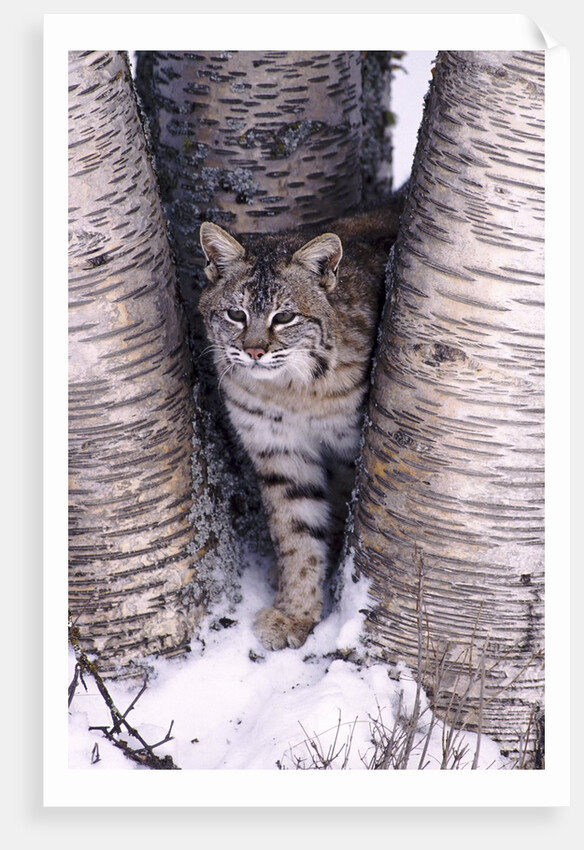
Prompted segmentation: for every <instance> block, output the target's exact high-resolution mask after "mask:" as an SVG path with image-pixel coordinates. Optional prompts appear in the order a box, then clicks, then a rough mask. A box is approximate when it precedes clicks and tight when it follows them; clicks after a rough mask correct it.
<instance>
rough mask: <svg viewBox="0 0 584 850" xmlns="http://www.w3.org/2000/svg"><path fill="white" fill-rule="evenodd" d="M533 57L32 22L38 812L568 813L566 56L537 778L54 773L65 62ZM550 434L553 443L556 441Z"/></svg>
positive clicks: (239, 30)
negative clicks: (159, 57) (35, 78)
mask: <svg viewBox="0 0 584 850" xmlns="http://www.w3.org/2000/svg"><path fill="white" fill-rule="evenodd" d="M266 41H267V42H269V47H270V48H277V49H299V47H300V48H301V49H311V48H312V49H314V48H316V49H319V48H323V49H331V48H334V49H343V48H354V47H355V46H358V47H359V49H388V48H392V47H393V48H395V49H403V50H435V49H484V50H491V49H498V50H504V49H543V48H545V46H546V44H545V39H544V37H543V35H542V33H541V32H540V31H539V29H538V28H537V26H536V25H535V24H534V23H533V22H532V21H531V20H529V19H528V18H525V17H523V16H520V15H413V16H410V15H378V14H364V15H330V14H329V15H289V14H282V15H198V14H193V15H46V16H45V55H44V73H45V80H44V83H45V94H44V104H45V115H44V122H45V126H44V166H45V176H44V190H45V194H44V221H45V238H44V264H45V265H44V272H45V274H44V293H45V301H44V304H45V308H44V393H45V395H44V405H45V408H44V510H45V514H44V570H45V573H44V574H45V585H44V594H45V595H44V605H45V608H44V611H45V621H44V647H45V703H44V730H45V735H44V804H45V806H50V807H55V806H112V807H116V806H123V807H133V806H139V807H145V806H147V807H151V806H185V807H199V806H205V807H207V806H209V807H214V806H222V807H223V806H258V805H261V806H278V807H282V806H306V807H313V806H318V807H328V806H335V807H339V806H342V807H345V806H379V807H387V806H392V807H394V806H457V807H458V806H475V807H476V806H507V807H510V806H512V807H517V806H565V805H568V804H569V787H568V780H569V756H568V753H569V740H568V737H567V736H568V732H567V727H568V726H569V694H568V683H569V656H568V652H567V647H568V646H569V624H568V607H567V600H568V599H569V594H568V590H567V588H568V582H569V529H568V528H567V524H568V522H569V520H568V507H567V504H566V498H567V497H566V496H564V495H563V494H564V493H567V492H568V482H567V481H566V479H565V475H566V474H567V473H566V470H568V469H569V441H568V434H567V430H566V429H567V427H568V426H567V423H568V413H569V411H568V399H569V371H568V368H567V365H568V363H569V334H568V332H567V328H568V327H569V267H568V259H567V258H568V235H567V227H566V211H567V209H568V199H567V197H566V193H567V191H568V186H569V166H568V150H567V139H568V115H569V94H568V56H567V51H566V50H565V49H564V48H562V47H559V46H556V47H554V48H553V49H551V50H548V52H547V81H546V113H547V136H546V158H547V164H546V192H547V194H546V211H547V226H546V243H547V244H546V276H547V281H548V286H547V291H546V299H547V306H546V334H547V355H546V360H547V380H546V394H547V398H546V445H547V462H546V493H547V517H546V564H547V566H548V571H547V595H546V599H547V601H546V618H547V619H546V624H547V636H546V655H547V692H546V713H547V729H548V731H547V762H546V769H545V770H544V771H460V772H456V771H451V772H441V771H428V772H424V771H420V772H418V771H411V772H401V771H399V772H391V771H380V772H369V771H354V772H344V771H324V772H320V771H314V772H312V771H298V772H295V771H269V772H265V771H181V772H179V771H161V772H154V771H135V770H134V771H131V770H130V771H99V772H95V773H92V772H91V771H88V770H86V771H75V770H69V769H68V768H67V763H66V762H67V759H66V754H67V713H66V711H65V702H64V694H65V693H66V687H67V684H68V681H67V678H68V677H67V663H66V662H67V659H66V630H65V626H64V623H65V622H66V607H67V606H66V596H67V590H66V586H67V576H66V569H65V566H64V565H65V564H66V561H67V538H66V529H67V523H66V505H67V407H66V403H67V333H66V320H67V309H66V302H67V291H66V290H67V287H66V281H67V260H66V256H67V254H66V251H67V248H66V246H67V233H66V227H65V226H64V215H65V212H64V211H65V209H66V204H67V170H66V168H67V163H66V160H67V127H66V115H67V51H68V50H69V49H84V48H87V49H101V48H105V49H128V48H131V49H155V48H157V47H158V48H160V46H161V45H162V46H164V48H165V49H169V48H175V49H185V47H187V46H188V47H195V48H196V46H198V45H200V46H201V48H203V47H204V48H205V49H229V48H234V47H237V48H238V49H265V48H266V47H267V46H268V45H267V44H266ZM558 435H561V436H560V439H558Z"/></svg>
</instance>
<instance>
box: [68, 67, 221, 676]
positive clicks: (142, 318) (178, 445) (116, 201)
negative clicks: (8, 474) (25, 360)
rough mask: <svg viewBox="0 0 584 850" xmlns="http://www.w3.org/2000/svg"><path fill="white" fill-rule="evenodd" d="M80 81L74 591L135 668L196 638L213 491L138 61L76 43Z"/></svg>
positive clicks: (72, 355) (80, 629)
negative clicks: (143, 118)
mask: <svg viewBox="0 0 584 850" xmlns="http://www.w3.org/2000/svg"><path fill="white" fill-rule="evenodd" d="M69 84H70V100H69V383H70V406H69V428H70V430H69V452H70V467H69V474H70V478H69V480H70V489H69V493H70V537H69V540H70V545H69V555H70V564H69V581H70V584H69V586H70V597H69V603H70V612H71V619H72V622H73V624H74V626H75V634H76V639H77V640H78V642H79V646H80V647H81V649H83V650H85V651H86V652H90V653H95V654H97V656H98V659H99V665H100V671H101V672H102V673H105V674H106V675H107V674H113V673H116V672H120V671H121V672H122V673H124V674H127V673H128V672H129V671H131V669H132V665H133V664H139V663H140V661H141V660H142V659H143V658H145V657H146V656H149V655H152V654H154V653H176V652H180V651H183V650H184V649H185V648H186V647H187V645H188V643H189V640H190V637H191V632H192V630H193V627H194V625H195V624H196V623H197V622H198V620H199V618H200V617H201V615H202V612H203V610H204V608H205V602H206V592H205V589H204V586H202V585H201V571H202V570H203V568H204V564H205V558H208V557H209V553H210V552H212V551H213V548H214V545H215V542H216V537H214V531H213V528H214V523H213V504H212V501H211V500H210V499H209V495H208V492H207V489H206V480H205V476H206V470H205V459H204V456H203V448H202V446H201V444H200V442H198V441H197V434H196V433H195V434H193V421H195V424H196V419H195V420H194V418H193V414H194V411H193V404H192V389H191V382H192V369H191V366H190V359H189V354H188V348H187V344H186V334H185V327H184V321H183V316H182V311H181V308H180V305H179V303H178V301H177V293H176V275H175V270H174V266H173V264H172V262H171V256H170V251H169V245H168V240H167V235H166V231H165V227H164V220H163V216H162V210H161V206H160V202H159V199H158V194H157V186H156V182H155V178H154V174H153V171H152V167H151V163H150V158H149V155H148V152H147V149H146V144H145V137H144V133H143V129H142V125H141V123H140V119H139V113H138V108H137V103H136V99H135V96H134V92H133V87H132V83H131V78H130V72H129V67H128V63H127V58H126V56H125V55H124V54H122V53H116V52H109V53H108V52H71V53H70V54H69ZM193 439H194V444H193ZM193 452H194V455H193V458H194V461H193V463H194V467H193V468H194V471H195V476H196V477H195V481H194V483H193V476H192V472H191V455H192V454H193ZM193 486H194V487H195V489H196V491H197V500H196V504H195V505H193V504H192V493H193Z"/></svg>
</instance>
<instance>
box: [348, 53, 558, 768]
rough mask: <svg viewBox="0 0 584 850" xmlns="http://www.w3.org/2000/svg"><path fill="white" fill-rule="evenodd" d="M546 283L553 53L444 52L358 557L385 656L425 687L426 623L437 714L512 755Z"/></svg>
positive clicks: (534, 692)
mask: <svg viewBox="0 0 584 850" xmlns="http://www.w3.org/2000/svg"><path fill="white" fill-rule="evenodd" d="M543 284H544V54H543V53H539V52H517V53H512V52H509V53H502V52H487V53H483V52H446V53H440V54H439V55H438V59H437V65H436V69H435V74H434V79H433V83H432V86H431V91H430V95H429V99H428V100H427V103H426V108H425V116H424V120H423V124H422V128H421V132H420V136H419V141H418V148H417V152H416V156H415V163H414V169H413V175H412V185H411V190H410V193H409V198H408V200H407V203H406V209H405V213H404V217H403V219H402V228H401V231H400V236H399V237H398V242H397V245H396V250H395V256H394V263H393V276H392V293H391V300H390V304H389V305H388V307H387V309H386V312H385V317H384V322H383V328H382V333H381V341H380V345H379V352H378V357H377V364H376V369H375V373H374V384H373V389H372V395H371V400H370V409H369V422H368V427H367V429H366V434H365V443H364V451H363V459H362V471H361V475H360V484H359V492H358V501H357V505H356V516H355V527H354V534H353V540H352V542H353V546H354V549H355V563H356V567H357V570H358V571H360V572H362V573H364V574H365V575H366V576H368V577H369V578H370V579H371V582H372V585H371V597H372V606H371V612H370V616H369V620H368V635H369V640H370V643H371V648H372V651H373V652H374V654H376V655H378V656H381V657H382V658H385V659H387V660H389V661H391V662H396V661H398V660H400V659H402V660H405V661H406V663H407V664H408V665H409V666H410V667H411V668H412V669H413V670H414V671H415V670H416V669H417V668H418V662H419V658H420V655H419V651H418V650H419V645H418V641H419V639H420V626H421V629H422V633H421V640H422V647H423V651H422V656H423V659H422V660H423V665H422V666H423V681H424V684H425V685H426V687H427V688H428V689H429V690H430V692H432V690H433V689H434V688H435V686H436V671H437V669H440V670H441V687H440V693H434V697H435V700H436V704H437V706H438V707H439V708H440V709H441V711H442V713H447V714H448V715H449V719H451V720H452V719H455V718H457V719H458V721H459V722H465V723H466V724H467V725H468V726H470V727H471V728H478V727H479V726H480V728H482V731H483V732H485V733H487V734H489V735H492V736H494V737H495V738H496V739H498V740H499V741H500V742H501V744H502V747H503V749H504V750H508V751H513V752H517V750H518V747H519V736H520V734H521V733H523V732H525V730H526V729H527V727H528V725H529V723H530V717H531V718H532V720H533V718H534V717H535V718H536V719H537V721H538V722H537V723H536V724H535V725H532V732H534V731H537V730H538V729H539V718H540V715H541V712H542V710H543V686H544V675H543V641H544V633H543V626H544V623H543V615H544V603H543V594H544V395H543V392H544V287H543ZM422 565H423V569H421V566H422ZM420 578H421V579H422V582H423V588H422V592H423V598H422V609H423V611H422V613H423V618H422V621H420V619H419V610H418V605H419V600H420V585H419V582H420ZM483 664H484V668H485V676H484V677H481V675H480V670H481V667H482V665H483ZM481 679H483V680H484V681H483V685H484V689H482V686H481ZM469 687H470V692H469V694H467V693H466V692H467V689H468V688H469ZM457 712H460V713H459V714H457ZM536 727H537V729H536ZM536 738H538V735H534V739H536ZM531 746H532V747H534V748H535V749H537V747H538V744H537V742H536V743H534V741H532V744H531ZM538 757H539V756H537V755H536V756H534V758H538Z"/></svg>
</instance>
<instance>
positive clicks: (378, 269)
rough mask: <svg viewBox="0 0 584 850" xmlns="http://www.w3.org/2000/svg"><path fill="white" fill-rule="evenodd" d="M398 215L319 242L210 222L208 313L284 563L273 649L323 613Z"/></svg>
mask: <svg viewBox="0 0 584 850" xmlns="http://www.w3.org/2000/svg"><path fill="white" fill-rule="evenodd" d="M397 221H398V217H397V211H396V210H395V209H394V208H393V207H390V208H389V209H388V210H386V211H385V212H384V213H382V212H374V213H361V214H356V215H354V216H351V217H347V218H345V219H340V220H338V221H337V222H335V227H334V230H335V232H334V233H332V232H331V233H324V234H322V235H320V236H316V237H314V238H312V239H309V241H306V242H305V240H306V235H304V236H303V235H302V233H301V232H300V231H294V232H289V233H280V234H277V235H273V236H266V235H259V236H248V237H247V238H245V240H242V241H243V244H241V243H240V242H238V241H237V240H236V239H234V238H233V236H231V235H230V234H229V233H227V232H226V231H225V230H223V229H221V228H220V227H218V226H217V225H215V224H211V223H209V222H205V223H203V224H202V226H201V230H200V239H201V245H202V248H203V251H204V254H205V257H206V260H207V265H206V268H205V273H206V276H207V278H208V280H209V281H210V285H208V286H207V287H206V288H205V289H204V290H203V292H202V294H201V297H200V301H199V310H200V312H201V315H202V317H203V321H204V325H205V328H206V333H207V336H208V339H209V342H210V344H211V348H212V351H213V357H214V362H215V366H216V370H217V373H218V379H219V382H220V387H221V391H222V393H223V396H224V399H225V404H226V407H227V411H228V413H229V416H230V419H231V422H232V424H233V426H234V428H235V430H236V432H237V434H238V435H239V437H240V439H241V441H242V442H243V445H244V447H245V449H246V451H247V452H248V454H249V456H250V458H251V460H252V462H253V465H254V467H255V470H256V472H257V476H258V479H259V483H260V487H261V492H262V499H263V502H264V505H265V507H266V511H267V516H268V524H269V530H270V534H271V537H272V539H273V542H274V546H275V549H276V554H277V560H278V589H277V594H276V599H275V602H274V606H273V607H272V608H265V609H263V610H261V611H260V612H259V613H258V614H257V617H256V620H255V631H256V634H257V635H258V637H259V638H260V640H261V641H262V643H263V645H264V646H265V647H266V648H267V649H282V648H284V647H286V646H289V647H299V646H302V644H303V643H304V642H305V640H306V638H307V636H308V634H309V633H310V631H311V629H312V628H313V627H314V625H315V624H316V623H318V622H319V620H320V619H321V616H322V612H323V602H324V581H325V576H326V574H327V568H328V567H329V565H331V562H334V560H335V559H336V558H337V557H338V555H339V553H340V547H341V545H342V530H343V526H344V522H345V515H346V511H347V502H348V499H349V497H350V495H351V490H352V487H353V483H354V474H355V471H354V467H355V460H356V455H357V452H358V449H359V443H360V433H361V425H362V419H363V413H364V402H365V398H366V395H367V390H368V386H369V372H370V363H371V355H372V349H373V345H374V342H375V336H376V329H377V324H378V318H379V312H380V308H381V305H382V300H383V292H384V273H385V265H386V262H387V258H388V254H389V249H390V247H391V244H392V243H393V241H394V239H395V235H396V232H397ZM244 246H245V247H244ZM341 258H343V263H342V266H341Z"/></svg>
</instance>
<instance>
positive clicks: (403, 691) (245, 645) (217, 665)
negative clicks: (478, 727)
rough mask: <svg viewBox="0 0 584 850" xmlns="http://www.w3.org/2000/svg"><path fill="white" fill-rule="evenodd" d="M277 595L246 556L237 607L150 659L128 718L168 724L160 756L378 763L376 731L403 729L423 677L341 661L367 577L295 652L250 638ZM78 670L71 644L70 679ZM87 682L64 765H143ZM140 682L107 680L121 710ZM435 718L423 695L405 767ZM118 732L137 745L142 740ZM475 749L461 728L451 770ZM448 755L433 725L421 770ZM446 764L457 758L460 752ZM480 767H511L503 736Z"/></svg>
mask: <svg viewBox="0 0 584 850" xmlns="http://www.w3.org/2000/svg"><path fill="white" fill-rule="evenodd" d="M349 566H350V562H349V564H348V567H349ZM271 595H272V591H271V590H270V588H269V584H268V581H267V578H266V572H265V568H264V567H263V566H262V565H261V564H260V563H258V562H257V560H251V561H250V563H249V564H248V565H246V567H245V569H244V572H243V576H242V597H243V599H242V602H240V603H239V604H238V606H237V608H236V611H235V613H234V614H231V616H230V617H225V616H224V612H221V611H217V612H216V613H215V616H211V617H210V618H209V620H208V621H207V622H206V623H205V625H204V627H203V630H202V632H201V634H200V636H199V637H200V639H199V640H198V641H195V642H194V643H193V651H192V653H191V654H190V655H189V656H187V657H186V658H182V659H174V660H161V661H157V662H155V664H154V669H155V677H154V679H153V680H152V681H151V682H150V683H149V685H148V687H147V689H146V691H145V692H144V693H143V694H142V696H141V697H140V699H139V700H138V701H137V703H136V705H135V707H134V708H133V709H132V711H131V712H130V714H129V715H128V721H129V723H131V725H132V726H133V727H134V728H135V729H136V730H137V731H138V732H139V733H140V735H141V736H142V738H143V739H145V740H146V741H147V742H148V743H149V744H154V743H157V742H159V741H161V740H164V739H165V738H166V735H167V732H168V730H169V728H170V724H171V723H172V731H171V735H172V740H170V741H169V742H168V743H166V744H164V745H163V746H161V747H158V748H156V750H155V752H156V753H157V754H158V755H159V756H160V757H163V756H165V755H170V756H172V759H173V762H174V763H175V765H177V766H178V767H180V768H182V769H191V770H205V769H210V770H215V769H223V770H246V769H248V770H254V769H255V770H270V769H271V770H276V769H278V768H281V769H289V770H294V769H302V768H310V767H313V766H314V765H315V762H316V764H317V765H318V767H319V768H322V767H324V763H325V762H326V761H327V760H328V757H329V756H330V755H332V754H335V758H334V759H333V760H332V762H331V764H330V767H331V768H332V769H351V770H356V769H361V770H364V769H367V768H371V766H372V762H373V759H374V757H375V756H376V755H377V756H379V754H380V753H379V748H378V751H377V753H376V748H375V746H374V744H373V740H372V739H373V738H374V737H375V735H376V730H377V736H379V732H380V731H384V732H385V733H386V734H390V733H391V730H392V729H393V728H396V729H399V728H400V727H399V725H398V726H396V722H397V721H398V720H399V719H400V718H406V717H408V716H411V715H412V712H413V710H414V703H415V696H416V683H415V681H414V679H413V677H412V675H411V673H410V672H409V671H408V670H407V669H406V668H397V669H390V668H388V667H387V666H385V665H381V664H376V665H373V666H369V667H365V666H362V665H361V664H358V663H356V662H352V661H349V660H346V656H347V655H348V653H349V652H350V651H351V650H353V649H358V648H359V635H360V632H361V625H362V614H360V613H359V611H360V609H362V608H363V607H364V606H365V605H366V604H367V593H366V586H365V584H364V582H363V581H360V582H357V583H354V582H352V581H351V580H350V578H349V580H348V581H346V582H345V584H344V592H343V593H342V595H341V600H340V604H339V605H338V606H337V607H336V610H334V611H333V612H332V613H331V614H330V615H329V616H328V617H327V618H326V619H325V620H323V622H322V623H320V624H319V625H318V626H317V627H316V628H315V630H314V632H313V634H312V635H310V637H309V638H308V640H307V642H306V644H305V645H304V646H303V647H302V648H301V649H296V650H295V649H286V650H282V651H279V652H268V651H266V650H265V649H264V648H263V647H262V645H261V644H260V642H259V641H258V639H257V638H256V637H255V635H254V634H253V631H252V622H253V616H254V614H255V612H256V611H257V610H258V609H259V608H261V607H263V606H265V605H268V604H270V599H271ZM222 614H223V616H222ZM221 623H223V625H221ZM74 667H75V657H74V655H73V653H72V652H71V654H70V675H71V679H72V678H73V673H74ZM84 682H85V685H86V686H87V691H86V690H85V688H84V686H83V685H82V684H81V683H80V684H78V686H77V689H76V694H75V696H74V698H73V701H72V703H71V706H70V744H69V767H70V768H73V769H88V770H94V771H95V770H103V769H106V770H111V769H116V770H118V769H133V768H138V769H141V768H140V766H139V765H137V764H136V763H135V762H134V761H132V760H130V759H129V758H128V757H127V756H125V755H124V753H123V752H122V751H121V750H120V749H119V748H116V746H115V745H114V744H112V743H111V742H110V741H108V740H107V739H106V738H105V737H104V735H103V733H102V732H101V731H99V730H93V731H89V727H90V726H97V727H102V726H107V727H111V726H112V719H111V715H110V712H109V710H108V708H107V706H106V704H105V702H104V700H103V698H102V696H101V695H100V694H99V692H98V690H97V687H96V685H95V683H94V682H93V680H92V678H91V677H90V676H87V675H86V676H85V677H84ZM140 687H141V684H140V683H139V682H138V683H136V682H133V683H132V684H128V683H125V684H123V683H108V690H109V692H110V695H111V696H112V697H113V700H114V703H115V705H116V707H117V708H118V709H119V710H120V711H121V712H122V713H124V712H125V710H126V709H127V708H128V706H129V705H130V704H131V702H132V701H133V699H134V697H135V696H136V694H137V693H138V692H139V690H140ZM424 709H425V710H424ZM398 715H399V716H398ZM430 720H431V712H430V711H429V709H428V708H427V706H426V703H425V699H424V698H423V700H422V713H421V717H420V722H419V724H418V731H417V739H418V741H419V742H420V743H419V745H418V746H417V748H415V749H414V750H413V752H412V756H411V758H410V763H409V766H410V767H411V768H413V769H417V768H418V766H419V765H420V760H421V759H422V751H423V747H424V743H425V739H426V737H427V736H426V733H427V731H428V725H429V723H430ZM120 737H121V738H123V739H124V740H126V741H128V744H129V745H130V746H133V747H136V748H139V746H140V744H139V742H138V741H135V740H132V739H129V738H128V736H127V735H121V736H120ZM331 748H332V749H331ZM476 749H477V736H476V735H474V734H472V733H465V734H463V735H460V736H459V737H458V739H457V741H456V746H455V750H456V751H458V752H460V751H462V750H465V754H464V756H463V758H462V759H461V761H460V762H459V763H457V764H456V767H457V768H458V769H463V768H470V767H471V765H472V762H473V758H474V755H475V751H476ZM442 755H443V727H442V724H440V723H436V725H435V726H434V727H433V729H432V733H431V735H430V743H429V746H428V747H427V749H426V751H425V753H424V756H423V759H422V762H423V765H424V769H430V770H431V769H439V768H440V766H441V762H442ZM448 766H449V767H454V766H455V764H454V760H453V757H451V758H450V760H449V763H448ZM477 766H478V767H479V768H502V767H506V766H507V763H506V761H505V759H503V758H502V757H501V756H500V754H499V750H498V748H497V746H496V744H494V743H493V742H492V741H489V740H487V739H485V738H484V737H483V738H482V739H481V740H480V746H479V760H478V765H477Z"/></svg>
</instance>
